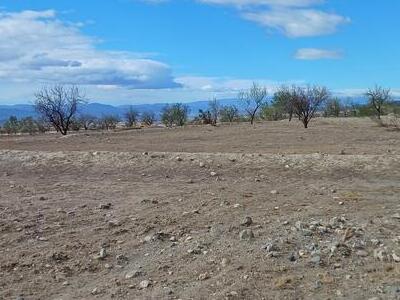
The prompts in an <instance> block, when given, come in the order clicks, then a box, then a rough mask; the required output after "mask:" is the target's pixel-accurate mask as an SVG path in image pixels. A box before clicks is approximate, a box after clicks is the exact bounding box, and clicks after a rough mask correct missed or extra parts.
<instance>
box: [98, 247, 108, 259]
mask: <svg viewBox="0 0 400 300" xmlns="http://www.w3.org/2000/svg"><path fill="white" fill-rule="evenodd" d="M106 257H107V251H106V248H101V249H100V254H99V258H100V259H104V258H106Z"/></svg>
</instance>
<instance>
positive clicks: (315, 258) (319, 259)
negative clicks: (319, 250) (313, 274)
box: [310, 255, 321, 265]
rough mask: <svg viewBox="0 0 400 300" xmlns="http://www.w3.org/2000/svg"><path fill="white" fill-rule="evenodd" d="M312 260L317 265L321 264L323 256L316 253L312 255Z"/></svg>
mask: <svg viewBox="0 0 400 300" xmlns="http://www.w3.org/2000/svg"><path fill="white" fill-rule="evenodd" d="M310 261H311V262H312V263H314V264H316V265H319V264H320V263H321V256H319V255H315V256H313V257H311V259H310Z"/></svg>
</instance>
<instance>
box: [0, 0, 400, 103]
mask: <svg viewBox="0 0 400 300" xmlns="http://www.w3.org/2000/svg"><path fill="white" fill-rule="evenodd" d="M399 11H400V1H398V0H382V1H365V0H352V1H349V0H326V1H323V0H164V1H160V0H151V1H145V0H143V1H142V0H107V1H99V0H85V1H77V0H57V1H54V0H6V1H4V0H3V1H0V91H1V93H0V103H1V104H9V103H26V102H30V101H32V99H33V94H34V92H35V90H37V89H38V88H40V87H41V86H43V85H45V84H52V83H55V82H61V83H66V84H80V85H82V88H83V89H84V90H85V91H86V94H87V96H88V98H89V99H91V100H92V101H96V102H104V103H111V104H128V103H132V104H134V103H150V102H166V101H183V102H185V101H194V100H207V99H210V98H212V97H217V98H232V97H235V95H236V94H237V93H238V91H239V90H241V89H245V88H247V87H248V86H250V84H251V82H252V81H257V82H259V83H261V84H264V85H266V86H267V87H268V88H269V90H270V92H271V93H273V91H274V89H275V88H276V87H277V86H279V85H281V84H291V83H299V84H322V85H326V86H328V87H329V88H330V89H331V90H332V91H333V92H334V93H337V94H339V95H343V96H345V95H358V94H361V93H362V92H363V91H364V90H365V89H366V88H368V87H371V86H373V85H375V84H380V85H383V86H385V87H391V88H392V91H393V93H394V94H396V95H397V94H400V84H399V82H398V81H399V78H400V76H399V75H400V60H399V58H398V56H399V53H400V42H399V38H400V36H399V31H398V28H400V18H398V12H399Z"/></svg>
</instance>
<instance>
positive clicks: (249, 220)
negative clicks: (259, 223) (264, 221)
mask: <svg viewBox="0 0 400 300" xmlns="http://www.w3.org/2000/svg"><path fill="white" fill-rule="evenodd" d="M251 224H253V219H252V218H251V217H245V218H244V219H243V221H242V223H240V225H242V226H250V225H251Z"/></svg>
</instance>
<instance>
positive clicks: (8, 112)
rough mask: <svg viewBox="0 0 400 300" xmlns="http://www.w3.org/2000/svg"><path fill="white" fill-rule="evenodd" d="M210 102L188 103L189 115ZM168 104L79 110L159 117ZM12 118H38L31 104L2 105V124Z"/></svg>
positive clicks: (89, 106)
mask: <svg viewBox="0 0 400 300" xmlns="http://www.w3.org/2000/svg"><path fill="white" fill-rule="evenodd" d="M208 102H209V101H196V102H190V103H186V104H187V105H188V106H189V109H190V111H189V114H190V116H191V117H193V116H197V115H198V112H199V109H203V110H204V109H207V107H208ZM218 102H219V103H220V105H236V106H237V107H241V106H242V105H241V103H240V102H239V100H236V99H222V100H218ZM165 105H166V103H155V104H135V105H119V106H112V105H108V104H101V103H89V104H86V105H83V106H81V107H80V108H79V113H80V114H90V115H92V116H95V117H101V116H104V115H116V116H119V117H120V118H123V116H124V113H125V112H126V111H127V110H128V109H129V107H130V106H132V107H133V109H134V110H136V111H138V112H139V113H143V112H154V113H155V114H156V115H157V116H159V115H160V113H161V111H162V109H163V107H164V106H165ZM10 116H16V117H17V118H18V119H21V118H25V117H37V113H36V111H35V108H34V106H33V105H30V104H16V105H0V124H3V123H4V122H5V121H6V120H7V119H8V118H9V117H10Z"/></svg>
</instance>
